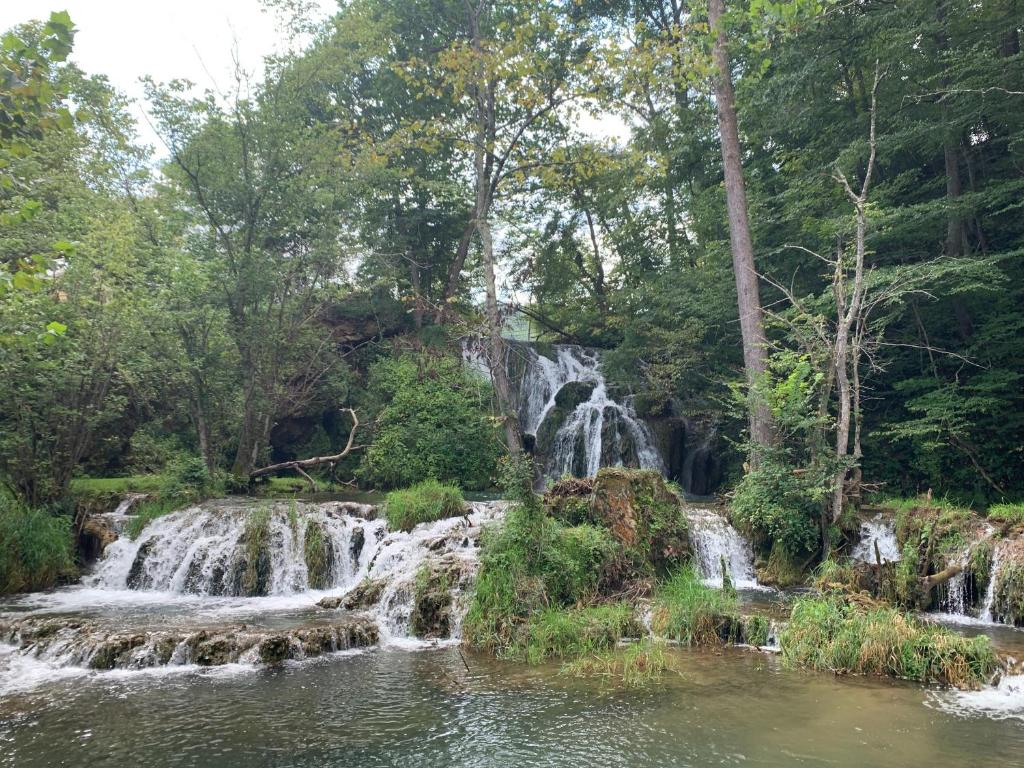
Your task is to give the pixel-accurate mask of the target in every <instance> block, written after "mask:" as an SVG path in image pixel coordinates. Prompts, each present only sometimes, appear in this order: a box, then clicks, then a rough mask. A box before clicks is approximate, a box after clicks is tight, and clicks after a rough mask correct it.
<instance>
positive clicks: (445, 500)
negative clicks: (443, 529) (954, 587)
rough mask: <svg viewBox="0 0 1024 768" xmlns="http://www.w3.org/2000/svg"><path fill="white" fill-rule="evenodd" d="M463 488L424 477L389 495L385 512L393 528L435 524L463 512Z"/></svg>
mask: <svg viewBox="0 0 1024 768" xmlns="http://www.w3.org/2000/svg"><path fill="white" fill-rule="evenodd" d="M463 504H464V502H463V498H462V491H460V490H459V488H458V487H457V486H455V485H445V484H443V483H440V482H438V481H437V480H424V481H423V482H422V483H417V484H416V485H413V486H410V487H408V488H405V489H403V490H400V491H392V492H391V493H389V494H388V495H387V501H386V502H385V505H384V513H385V515H386V516H387V520H388V528H390V529H391V530H392V531H411V530H412V529H413V528H414V527H416V526H417V525H419V524H420V523H432V522H434V521H435V520H442V519H444V518H446V517H455V516H456V515H461V514H462V512H463Z"/></svg>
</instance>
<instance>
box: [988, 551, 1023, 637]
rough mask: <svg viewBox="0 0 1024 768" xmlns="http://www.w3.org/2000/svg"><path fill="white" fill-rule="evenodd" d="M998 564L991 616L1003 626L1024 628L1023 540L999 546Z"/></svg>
mask: <svg viewBox="0 0 1024 768" xmlns="http://www.w3.org/2000/svg"><path fill="white" fill-rule="evenodd" d="M999 547H1000V549H999V554H1000V564H999V570H998V572H997V573H996V574H995V580H996V583H995V590H994V592H993V600H992V616H993V617H994V618H996V619H997V620H999V621H1001V622H1003V623H1004V624H1012V625H1013V626H1016V627H1022V626H1024V539H1014V540H1011V541H1004V542H1002V543H1001V544H1000V545H999Z"/></svg>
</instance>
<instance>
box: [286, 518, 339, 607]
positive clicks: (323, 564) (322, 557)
mask: <svg viewBox="0 0 1024 768" xmlns="http://www.w3.org/2000/svg"><path fill="white" fill-rule="evenodd" d="M289 514H292V515H293V514H294V512H293V511H292V510H289ZM297 525H298V521H296V522H295V523H294V524H293V527H294V526H297ZM332 555H333V552H332V550H331V543H330V541H328V540H327V537H326V536H324V529H323V526H322V525H321V524H320V523H319V522H318V521H316V520H312V519H311V520H307V521H306V535H305V539H304V544H303V556H304V559H305V561H306V574H307V576H306V578H307V582H308V584H309V588H310V589H326V588H327V587H329V586H330V580H331V560H332Z"/></svg>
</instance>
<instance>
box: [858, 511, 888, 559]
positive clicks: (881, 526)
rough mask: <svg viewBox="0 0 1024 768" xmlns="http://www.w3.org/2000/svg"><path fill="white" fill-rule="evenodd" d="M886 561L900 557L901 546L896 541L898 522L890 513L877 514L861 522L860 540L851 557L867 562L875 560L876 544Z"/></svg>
mask: <svg viewBox="0 0 1024 768" xmlns="http://www.w3.org/2000/svg"><path fill="white" fill-rule="evenodd" d="M876 543H877V544H878V554H879V555H880V556H881V558H882V562H884V563H892V562H895V561H897V560H899V559H900V547H899V544H898V543H897V542H896V523H895V521H894V520H893V518H891V517H889V516H888V515H876V516H875V517H873V518H871V519H870V520H865V521H864V522H862V523H861V524H860V541H858V542H857V545H856V546H855V547H854V548H853V551H852V552H850V557H851V558H853V559H854V560H860V561H861V562H865V563H874V562H875V544H876Z"/></svg>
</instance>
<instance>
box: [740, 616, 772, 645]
mask: <svg viewBox="0 0 1024 768" xmlns="http://www.w3.org/2000/svg"><path fill="white" fill-rule="evenodd" d="M740 623H741V625H742V627H743V641H744V642H745V643H747V644H748V645H753V646H756V647H758V648H761V647H763V646H765V645H767V644H768V638H769V636H770V635H771V631H772V622H771V619H769V618H768V617H767V616H761V615H759V614H754V615H753V616H743V617H742V618H741V620H740Z"/></svg>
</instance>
